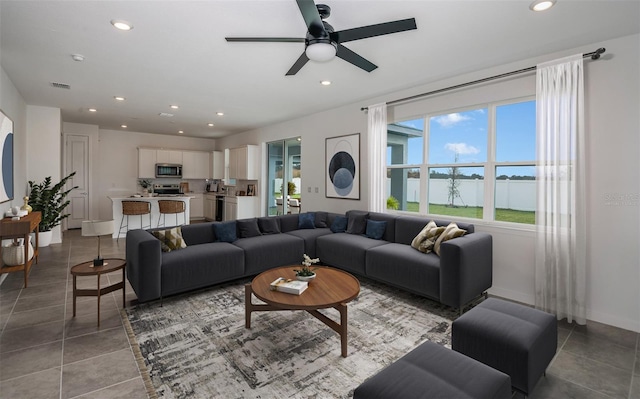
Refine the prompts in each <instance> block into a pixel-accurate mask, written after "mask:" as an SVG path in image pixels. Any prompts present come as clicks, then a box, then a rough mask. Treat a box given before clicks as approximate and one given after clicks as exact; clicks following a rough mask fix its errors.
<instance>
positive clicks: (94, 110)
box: [89, 108, 98, 112]
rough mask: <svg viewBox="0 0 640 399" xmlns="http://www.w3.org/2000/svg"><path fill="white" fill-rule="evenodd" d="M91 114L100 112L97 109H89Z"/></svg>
mask: <svg viewBox="0 0 640 399" xmlns="http://www.w3.org/2000/svg"><path fill="white" fill-rule="evenodd" d="M89 112H98V110H97V109H95V108H89Z"/></svg>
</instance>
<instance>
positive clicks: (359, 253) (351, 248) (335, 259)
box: [316, 233, 387, 275]
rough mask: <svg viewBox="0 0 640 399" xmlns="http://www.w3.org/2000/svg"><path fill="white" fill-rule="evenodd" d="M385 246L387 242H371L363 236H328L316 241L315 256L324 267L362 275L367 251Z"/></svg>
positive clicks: (346, 234)
mask: <svg viewBox="0 0 640 399" xmlns="http://www.w3.org/2000/svg"><path fill="white" fill-rule="evenodd" d="M385 244H387V241H384V240H372V239H371V238H367V237H365V236H363V235H356V234H348V233H334V234H328V235H323V236H320V237H318V238H317V239H316V256H317V257H318V258H320V262H322V263H323V264H325V265H329V266H335V267H339V268H341V269H344V270H347V271H350V272H354V273H357V274H360V275H364V274H365V267H364V266H365V254H366V252H367V250H369V249H371V248H373V247H377V246H379V245H385Z"/></svg>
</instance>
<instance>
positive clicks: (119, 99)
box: [113, 96, 126, 101]
mask: <svg viewBox="0 0 640 399" xmlns="http://www.w3.org/2000/svg"><path fill="white" fill-rule="evenodd" d="M113 98H114V99H116V100H118V101H124V100H126V98H124V97H120V96H114V97H113Z"/></svg>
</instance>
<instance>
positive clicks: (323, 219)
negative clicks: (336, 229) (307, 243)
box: [315, 212, 329, 228]
mask: <svg viewBox="0 0 640 399" xmlns="http://www.w3.org/2000/svg"><path fill="white" fill-rule="evenodd" d="M328 216H329V215H328V214H327V212H316V221H315V223H316V227H318V228H326V227H329V226H327V217H328Z"/></svg>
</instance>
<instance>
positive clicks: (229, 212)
mask: <svg viewBox="0 0 640 399" xmlns="http://www.w3.org/2000/svg"><path fill="white" fill-rule="evenodd" d="M237 218H238V200H237V197H225V198H224V218H223V220H225V221H227V220H236V219H237Z"/></svg>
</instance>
